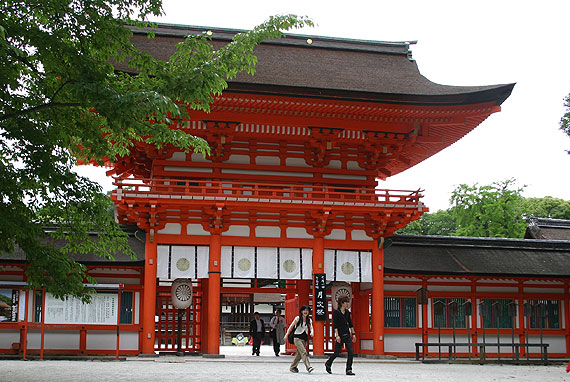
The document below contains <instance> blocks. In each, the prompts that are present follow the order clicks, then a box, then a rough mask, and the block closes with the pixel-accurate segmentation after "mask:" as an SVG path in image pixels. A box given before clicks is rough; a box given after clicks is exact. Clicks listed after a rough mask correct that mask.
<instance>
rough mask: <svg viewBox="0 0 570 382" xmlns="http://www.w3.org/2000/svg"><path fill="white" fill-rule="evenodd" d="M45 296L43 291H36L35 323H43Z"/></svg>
mask: <svg viewBox="0 0 570 382" xmlns="http://www.w3.org/2000/svg"><path fill="white" fill-rule="evenodd" d="M43 295H44V294H43V292H42V290H41V289H36V293H35V295H34V322H42V306H43V303H44V301H43Z"/></svg>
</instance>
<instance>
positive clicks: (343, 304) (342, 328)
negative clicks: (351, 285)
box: [325, 296, 356, 375]
mask: <svg viewBox="0 0 570 382" xmlns="http://www.w3.org/2000/svg"><path fill="white" fill-rule="evenodd" d="M349 304H350V302H349V299H348V297H347V296H340V297H339V298H338V309H336V310H335V311H333V315H332V318H333V328H334V335H335V343H334V354H332V355H331V356H330V357H329V359H328V360H327V362H325V369H326V371H327V373H329V374H332V370H331V367H332V364H333V361H334V360H335V358H336V357H338V356H339V355H340V351H341V350H342V345H343V344H344V345H345V346H346V350H347V351H348V358H347V360H346V375H354V373H353V372H352V358H353V356H354V352H353V350H352V343H353V342H356V334H355V333H354V325H352V319H351V318H350V311H349V310H348V306H349Z"/></svg>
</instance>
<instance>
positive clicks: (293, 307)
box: [285, 280, 308, 353]
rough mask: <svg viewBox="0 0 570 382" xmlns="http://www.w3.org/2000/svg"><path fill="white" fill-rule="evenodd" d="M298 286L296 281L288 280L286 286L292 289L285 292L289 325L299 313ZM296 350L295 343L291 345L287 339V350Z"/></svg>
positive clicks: (286, 314) (286, 319) (286, 318)
mask: <svg viewBox="0 0 570 382" xmlns="http://www.w3.org/2000/svg"><path fill="white" fill-rule="evenodd" d="M297 287H298V285H297V283H296V282H295V281H293V280H286V284H285V288H287V289H288V290H290V292H289V291H287V293H286V294H285V321H286V322H287V325H291V322H293V320H294V319H295V316H296V315H298V314H299V306H300V305H299V299H298V297H297V295H296V291H297ZM307 298H308V296H307ZM287 327H289V326H287ZM295 350H296V348H295V345H291V344H290V343H289V341H285V351H286V352H287V353H294V352H295Z"/></svg>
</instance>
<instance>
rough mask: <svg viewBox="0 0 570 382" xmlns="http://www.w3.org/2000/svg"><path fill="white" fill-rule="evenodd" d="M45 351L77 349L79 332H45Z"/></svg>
mask: <svg viewBox="0 0 570 382" xmlns="http://www.w3.org/2000/svg"><path fill="white" fill-rule="evenodd" d="M44 346H45V349H79V330H46V331H45V339H44Z"/></svg>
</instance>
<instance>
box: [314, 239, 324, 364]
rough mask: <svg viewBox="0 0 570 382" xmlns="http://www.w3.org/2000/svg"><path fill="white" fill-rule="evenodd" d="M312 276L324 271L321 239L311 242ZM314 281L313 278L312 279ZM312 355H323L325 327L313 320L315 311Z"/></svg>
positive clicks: (322, 241)
mask: <svg viewBox="0 0 570 382" xmlns="http://www.w3.org/2000/svg"><path fill="white" fill-rule="evenodd" d="M313 243H314V244H313V275H314V274H315V273H323V272H324V270H325V241H324V239H323V238H322V237H315V239H314V241H313ZM313 280H314V277H313ZM315 295H316V293H315V286H314V285H313V307H314V306H316V304H315ZM313 328H314V329H315V333H314V335H313V355H324V354H325V343H324V341H325V337H324V335H325V325H324V322H323V321H316V320H315V309H313Z"/></svg>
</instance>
